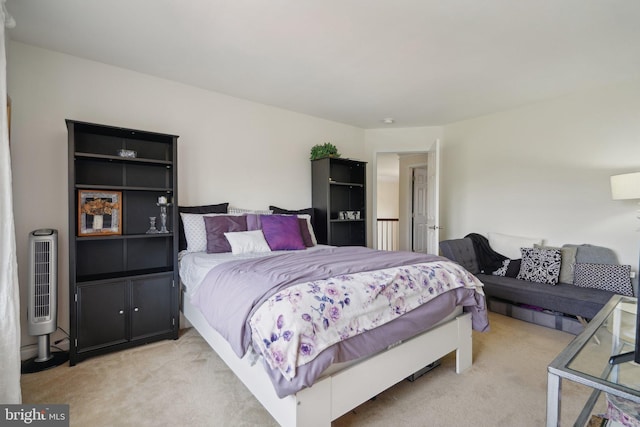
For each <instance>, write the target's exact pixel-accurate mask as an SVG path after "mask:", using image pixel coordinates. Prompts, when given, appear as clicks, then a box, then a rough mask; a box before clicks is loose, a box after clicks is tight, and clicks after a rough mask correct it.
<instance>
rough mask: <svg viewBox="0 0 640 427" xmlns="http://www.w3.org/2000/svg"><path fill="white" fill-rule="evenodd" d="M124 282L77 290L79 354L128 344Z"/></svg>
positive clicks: (99, 284) (81, 286)
mask: <svg viewBox="0 0 640 427" xmlns="http://www.w3.org/2000/svg"><path fill="white" fill-rule="evenodd" d="M126 308H127V282H126V281H123V280H119V281H113V282H104V283H92V284H90V285H80V286H78V304H77V312H78V325H77V331H78V336H77V339H78V352H79V353H81V352H83V351H88V350H95V349H98V348H102V347H108V346H112V345H115V344H121V343H125V342H127V334H126V324H127V309H126Z"/></svg>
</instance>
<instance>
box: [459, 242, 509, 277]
mask: <svg viewBox="0 0 640 427" xmlns="http://www.w3.org/2000/svg"><path fill="white" fill-rule="evenodd" d="M465 237H468V238H469V239H471V242H473V249H474V251H475V253H476V259H477V260H478V267H479V268H480V272H481V273H484V274H491V273H493V272H494V271H496V270H497V269H499V268H500V267H502V263H503V261H505V260H507V259H508V258H507V257H506V256H504V255H501V254H499V253H498V252H496V251H494V250H493V249H491V246H489V240H488V239H487V238H486V237H484V236H483V235H481V234H477V233H470V234H467V235H466V236H465Z"/></svg>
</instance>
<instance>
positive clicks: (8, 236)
mask: <svg viewBox="0 0 640 427" xmlns="http://www.w3.org/2000/svg"><path fill="white" fill-rule="evenodd" d="M5 2H6V0H0V5H1V6H2V7H1V8H0V14H1V16H0V403H21V402H22V393H21V391H20V298H19V287H18V265H17V259H16V233H15V227H14V222H13V196H12V192H11V159H10V157H9V121H8V119H7V56H6V52H5V24H6V25H7V26H9V27H11V26H13V25H15V22H13V18H11V16H10V15H9V14H8V13H7V11H6V9H5Z"/></svg>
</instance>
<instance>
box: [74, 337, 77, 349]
mask: <svg viewBox="0 0 640 427" xmlns="http://www.w3.org/2000/svg"><path fill="white" fill-rule="evenodd" d="M74 342H75V344H74V345H75V347H76V348H77V347H78V338H76V339H75V341H74Z"/></svg>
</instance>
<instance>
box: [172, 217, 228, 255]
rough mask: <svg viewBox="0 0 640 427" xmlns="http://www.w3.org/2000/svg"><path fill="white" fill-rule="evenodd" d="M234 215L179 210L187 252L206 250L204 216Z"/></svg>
mask: <svg viewBox="0 0 640 427" xmlns="http://www.w3.org/2000/svg"><path fill="white" fill-rule="evenodd" d="M220 215H229V216H231V215H235V214H230V213H210V214H193V213H184V212H180V217H181V218H182V225H183V230H184V237H185V239H186V241H187V252H206V251H207V229H206V227H205V225H204V217H205V216H220Z"/></svg>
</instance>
